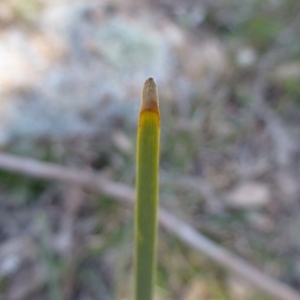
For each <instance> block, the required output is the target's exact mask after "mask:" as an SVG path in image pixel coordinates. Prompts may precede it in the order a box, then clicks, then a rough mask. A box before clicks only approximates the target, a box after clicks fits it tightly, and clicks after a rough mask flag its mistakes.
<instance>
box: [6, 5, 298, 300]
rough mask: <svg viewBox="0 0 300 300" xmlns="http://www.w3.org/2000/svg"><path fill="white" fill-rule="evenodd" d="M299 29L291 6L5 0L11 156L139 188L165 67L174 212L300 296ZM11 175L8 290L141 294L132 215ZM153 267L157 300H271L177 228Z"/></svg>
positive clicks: (168, 189) (167, 189)
mask: <svg viewBox="0 0 300 300" xmlns="http://www.w3.org/2000/svg"><path fill="white" fill-rule="evenodd" d="M299 23H300V6H299V5H298V3H294V2H293V1H284V2H280V1H265V2H264V1H251V2H249V1H246V0H245V1H235V0H230V1H220V0H218V1H181V0H177V1H168V0H156V1H140V2H139V3H136V2H134V1H132V2H131V1H128V2H126V3H124V1H80V0H76V1H72V2H71V1H67V0H55V1H48V0H28V1H21V0H12V1H8V0H3V1H2V2H1V3H0V116H1V117H0V145H1V148H2V151H3V152H4V151H5V152H11V153H14V154H17V155H22V156H29V157H33V158H36V159H40V160H43V161H48V162H55V163H58V164H61V165H65V166H72V167H74V168H84V169H87V170H94V171H99V172H101V173H103V174H104V175H105V176H107V177H108V178H110V179H113V180H116V181H120V182H123V183H126V184H128V185H132V186H133V184H134V176H135V173H134V170H135V165H134V155H135V154H134V153H135V150H134V149H135V133H136V119H137V112H138V109H139V101H140V100H139V98H140V90H141V87H142V84H143V82H144V80H145V79H146V78H147V77H148V76H153V77H155V79H156V82H157V85H158V89H159V94H160V105H161V113H162V145H161V147H162V149H161V204H162V206H164V207H166V208H167V209H168V210H169V211H172V212H173V213H174V214H176V215H177V216H179V217H180V218H182V219H185V220H187V221H188V222H189V223H191V224H192V225H193V226H194V227H195V228H196V229H198V230H200V231H201V232H203V233H205V234H206V235H207V236H209V237H210V238H211V239H213V240H214V241H216V242H218V243H220V244H222V245H223V246H225V247H227V248H228V249H230V250H232V251H233V252H234V253H237V254H239V255H241V256H242V257H244V258H245V259H247V260H248V261H249V262H251V263H252V264H253V265H256V266H257V267H259V268H260V269H261V270H262V271H264V272H265V273H267V274H269V275H271V276H273V277H275V278H278V279H280V280H281V281H283V282H286V283H287V284H288V285H290V286H293V287H294V288H295V289H298V290H299V291H300V261H299V252H300V250H299V249H300V238H299V237H300V235H299V232H300V203H299V201H300V199H299V178H300V131H299V126H300V93H299V83H300V61H299V57H300V43H299V41H298V38H297V37H298V36H299V30H300V29H299V28H300V26H299ZM0 176H1V180H0V190H1V196H0V197H1V199H0V243H1V244H0V295H1V297H2V298H1V299H5V300H23V299H50V300H56V299H57V300H59V299H79V300H83V299H85V300H88V299H103V300H109V299H129V298H128V295H129V293H130V292H129V289H128V287H129V286H130V276H128V272H131V255H132V212H131V211H130V210H127V209H125V208H124V207H122V206H120V205H119V204H117V203H115V202H114V201H113V199H109V198H107V197H103V196H97V195H94V194H93V193H91V192H88V191H83V190H81V189H80V188H79V187H74V186H66V185H63V184H58V183H47V184H46V183H44V182H42V181H39V180H32V179H29V178H24V177H22V176H19V175H12V174H10V173H7V172H4V171H1V173H0ZM157 277H158V278H157V285H158V288H157V297H158V298H157V299H184V300H195V299H198V298H199V297H200V298H201V299H258V297H261V298H260V299H264V298H263V297H264V296H263V295H260V296H258V294H257V293H256V291H253V289H252V288H251V287H250V286H249V285H248V284H247V282H242V281H241V280H240V279H237V278H235V277H234V276H233V275H231V274H228V273H227V272H225V271H224V270H223V269H222V268H220V267H219V266H218V265H217V264H214V263H211V262H210V261H207V260H206V259H205V256H202V255H201V254H199V253H196V252H194V251H192V250H190V249H189V248H188V247H186V246H184V245H182V244H181V243H180V242H179V241H178V240H176V239H175V238H173V237H170V236H168V235H167V234H166V233H165V232H161V238H160V244H159V268H158V276H157Z"/></svg>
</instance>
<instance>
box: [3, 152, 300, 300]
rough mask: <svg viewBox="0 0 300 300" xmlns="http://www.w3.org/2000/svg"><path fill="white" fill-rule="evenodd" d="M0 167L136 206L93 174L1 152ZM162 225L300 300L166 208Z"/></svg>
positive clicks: (278, 294) (277, 293)
mask: <svg viewBox="0 0 300 300" xmlns="http://www.w3.org/2000/svg"><path fill="white" fill-rule="evenodd" d="M0 168H1V169H3V170H7V171H11V172H15V173H19V174H23V175H27V176H31V177H35V178H39V179H44V180H59V181H64V182H68V183H71V184H78V185H81V186H83V187H86V188H89V189H91V190H94V191H97V192H99V193H101V194H105V195H107V196H110V197H112V198H115V199H116V200H118V201H120V202H122V203H125V204H127V205H130V206H132V205H133V203H134V197H135V193H134V189H133V188H131V187H129V186H127V185H124V184H121V183H115V182H112V181H109V180H107V179H105V178H102V177H101V176H99V175H97V174H95V173H92V172H88V171H81V170H75V169H69V168H65V167H61V166H57V165H55V164H49V163H43V162H39V161H36V160H33V159H28V158H19V157H16V156H13V155H9V154H3V153H0ZM159 223H160V225H161V226H163V227H164V228H165V229H166V230H167V231H169V232H170V233H172V234H174V235H175V236H177V237H178V238H179V239H180V240H181V241H182V242H184V243H185V244H187V245H189V246H191V247H192V248H194V249H196V250H198V251H200V252H202V253H203V254H205V255H206V256H207V257H209V258H211V259H212V260H214V261H216V262H217V263H219V264H220V265H221V266H223V267H225V268H226V269H228V270H230V271H232V272H234V273H235V274H237V275H238V276H241V277H243V278H244V279H245V280H247V281H249V282H250V283H251V284H252V285H253V286H255V287H257V288H259V289H260V290H261V291H263V292H265V293H266V294H268V295H270V296H272V297H273V298H274V299H278V300H300V294H299V293H298V292H297V291H295V290H294V289H292V288H291V287H289V286H287V285H285V284H284V283H282V282H280V281H278V280H276V279H273V278H271V277H269V276H267V275H266V274H264V273H262V272H261V271H260V270H258V269H257V268H255V267H253V266H251V265H250V264H249V263H248V262H247V261H245V260H244V259H242V258H239V257H238V256H236V255H235V254H233V253H231V252H230V251H228V250H226V249H225V248H223V247H221V246H219V245H217V244H216V243H214V242H213V241H211V240H209V239H208V238H207V237H205V236H204V235H202V234H201V233H199V232H198V231H196V230H195V229H194V228H192V227H191V226H190V225H188V224H187V223H185V222H183V221H181V220H179V219H178V218H177V217H175V216H173V215H172V214H170V213H169V212H167V211H166V210H164V209H163V208H160V209H159Z"/></svg>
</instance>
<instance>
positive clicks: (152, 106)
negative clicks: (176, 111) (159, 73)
mask: <svg viewBox="0 0 300 300" xmlns="http://www.w3.org/2000/svg"><path fill="white" fill-rule="evenodd" d="M147 110H150V111H155V112H157V113H158V112H159V108H158V93H157V88H156V84H155V81H154V79H153V78H152V77H149V78H148V79H147V80H146V81H145V83H144V87H143V91H142V106H141V112H142V111H147Z"/></svg>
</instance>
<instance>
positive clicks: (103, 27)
mask: <svg viewBox="0 0 300 300" xmlns="http://www.w3.org/2000/svg"><path fill="white" fill-rule="evenodd" d="M145 5H147V4H145V3H141V4H134V3H127V4H124V3H123V2H120V3H118V2H114V3H112V2H105V1H101V2H98V3H96V4H93V3H85V2H80V1H74V3H73V4H72V5H70V4H69V3H68V2H67V1H66V2H63V1H54V2H50V1H49V2H47V1H46V2H45V3H44V6H43V9H42V10H41V13H40V17H39V19H38V20H37V21H36V23H37V27H36V29H32V32H30V33H28V32H27V31H25V30H24V29H22V28H21V27H20V28H18V27H16V28H15V29H13V30H14V31H13V32H9V31H7V32H5V33H3V34H2V36H0V39H2V41H6V42H5V43H1V45H2V46H1V47H0V55H1V56H2V57H4V58H5V60H4V61H3V60H0V61H1V63H0V64H1V66H2V65H3V66H2V67H1V68H0V69H1V70H0V79H1V82H2V85H1V87H0V98H3V99H5V100H3V103H4V102H5V103H10V111H6V110H7V107H6V105H1V107H0V114H5V115H6V114H7V113H9V114H10V115H9V117H7V118H6V120H5V124H4V123H3V124H1V122H4V121H2V120H0V125H3V126H1V127H0V137H1V138H0V143H1V144H5V143H8V142H9V141H10V139H11V138H12V137H18V138H21V139H22V137H25V136H26V139H30V138H33V139H35V138H39V137H49V138H64V137H70V136H78V135H85V134H91V133H95V132H99V130H100V131H101V130H107V129H109V128H110V126H111V124H110V121H109V120H113V117H114V116H117V117H120V116H122V118H123V119H124V120H125V122H129V123H132V122H136V112H137V110H138V107H139V104H140V99H139V98H140V90H141V86H142V84H143V82H144V80H145V78H147V77H149V76H153V77H155V79H156V82H157V84H158V88H159V92H160V97H161V99H164V98H167V99H174V100H176V99H179V101H185V102H187V101H189V99H190V97H191V94H192V93H195V91H196V92H197V91H199V92H200V91H201V92H202V93H203V91H205V86H207V80H215V79H216V80H217V78H219V77H221V76H223V75H224V74H225V73H226V72H227V59H226V53H225V51H224V47H223V46H222V44H221V43H220V42H218V41H217V40H214V39H211V38H210V39H206V40H202V41H201V43H200V42H198V41H197V40H195V39H192V38H191V37H190V36H189V35H188V34H187V33H186V32H184V31H183V30H182V29H181V28H179V27H178V26H177V25H176V24H174V23H173V22H171V21H170V20H169V19H168V18H167V17H166V16H164V15H163V14H161V13H160V14H159V13H156V12H155V11H154V8H150V7H147V9H145ZM9 30H11V29H9ZM11 39H12V41H11ZM208 85H209V84H208Z"/></svg>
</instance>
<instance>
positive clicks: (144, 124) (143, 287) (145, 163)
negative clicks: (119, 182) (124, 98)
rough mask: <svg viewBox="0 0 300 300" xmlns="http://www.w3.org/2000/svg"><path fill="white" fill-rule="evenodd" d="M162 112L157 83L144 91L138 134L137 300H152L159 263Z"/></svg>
mask: <svg viewBox="0 0 300 300" xmlns="http://www.w3.org/2000/svg"><path fill="white" fill-rule="evenodd" d="M159 138H160V115H159V108H158V96H157V90H156V85H155V82H154V80H153V79H152V78H148V79H147V80H146V82H145V84H144V88H143V93H142V106H141V111H140V115H139V125H138V135H137V180H136V203H135V275H134V276H135V278H134V279H135V287H134V289H135V290H134V299H135V300H152V298H153V287H154V280H155V265H156V240H157V207H158V171H159Z"/></svg>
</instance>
